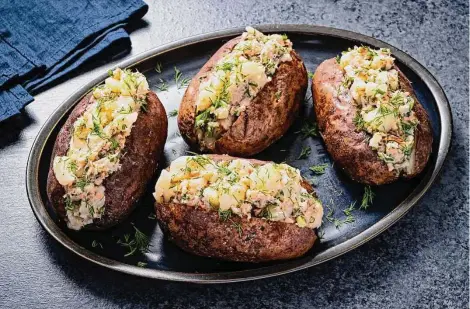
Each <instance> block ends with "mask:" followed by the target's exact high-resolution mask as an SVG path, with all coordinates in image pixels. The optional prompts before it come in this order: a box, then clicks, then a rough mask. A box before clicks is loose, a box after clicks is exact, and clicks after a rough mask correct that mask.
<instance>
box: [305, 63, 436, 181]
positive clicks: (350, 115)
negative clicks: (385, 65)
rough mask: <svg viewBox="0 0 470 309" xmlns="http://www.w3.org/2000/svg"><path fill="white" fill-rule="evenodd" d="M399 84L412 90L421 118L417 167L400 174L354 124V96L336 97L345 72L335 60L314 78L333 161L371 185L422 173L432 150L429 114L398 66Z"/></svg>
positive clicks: (320, 119)
mask: <svg viewBox="0 0 470 309" xmlns="http://www.w3.org/2000/svg"><path fill="white" fill-rule="evenodd" d="M394 68H395V69H396V70H397V71H398V72H399V83H400V86H401V87H402V88H403V89H404V90H405V91H407V92H409V93H410V94H411V95H412V97H413V99H414V100H415V102H416V104H415V105H414V108H413V110H414V112H415V113H416V116H417V118H418V120H419V125H418V127H417V130H416V133H415V138H416V142H415V143H416V144H415V149H416V152H415V167H414V170H413V172H412V173H411V174H408V175H402V176H400V175H397V174H396V173H395V172H394V171H389V170H388V168H387V165H386V164H385V163H384V162H383V161H381V160H379V158H378V157H377V153H376V152H375V151H373V150H372V149H371V148H370V147H369V145H368V143H367V141H366V138H367V134H366V133H365V132H363V131H360V132H358V131H357V130H356V127H355V125H354V123H353V119H354V117H355V115H356V111H357V109H356V107H355V105H354V104H353V103H352V100H353V99H352V97H350V96H349V95H348V96H341V97H338V96H337V94H336V93H337V89H338V87H339V85H340V84H341V82H342V80H343V72H342V70H341V68H340V67H339V65H338V63H337V62H336V60H335V59H328V60H326V61H324V62H323V63H321V64H320V65H319V66H318V68H317V70H316V72H315V75H314V78H313V80H312V95H313V99H314V107H315V114H316V118H317V122H318V128H319V130H320V132H321V135H322V137H323V140H324V142H325V145H326V148H327V150H328V152H329V153H330V155H331V156H332V158H333V160H334V161H335V162H336V163H337V164H338V166H340V167H341V168H342V169H343V170H344V171H345V172H346V173H347V174H348V175H349V176H350V177H351V178H352V179H353V180H355V181H358V182H361V183H364V184H368V185H382V184H387V183H391V182H393V181H396V180H397V179H398V178H400V177H403V178H412V177H415V176H416V175H418V174H419V173H421V172H422V170H423V169H424V167H425V166H426V163H427V161H428V159H429V156H430V154H431V150H432V140H433V137H432V131H431V125H430V122H429V117H428V115H427V114H426V111H425V110H424V108H423V106H422V105H421V104H420V103H419V101H418V99H417V98H416V96H415V94H414V91H413V88H412V86H411V83H410V81H409V80H408V79H407V78H406V76H405V75H404V74H403V73H402V72H401V71H400V70H399V69H398V67H397V66H395V67H394Z"/></svg>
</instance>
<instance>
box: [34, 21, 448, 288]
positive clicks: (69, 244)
mask: <svg viewBox="0 0 470 309" xmlns="http://www.w3.org/2000/svg"><path fill="white" fill-rule="evenodd" d="M254 27H255V28H257V29H259V30H260V31H263V32H290V33H296V34H304V35H323V36H329V37H337V38H342V39H348V40H355V41H360V42H363V43H366V44H369V45H373V46H380V47H387V48H390V49H391V51H392V54H394V56H395V57H396V58H397V59H398V60H400V61H401V62H402V63H403V64H405V65H406V66H407V67H408V68H410V69H411V70H412V71H413V72H414V73H415V74H417V75H418V76H419V77H420V78H421V79H422V81H423V82H424V83H425V84H426V86H427V87H428V88H429V90H430V92H431V93H432V95H433V97H434V99H435V101H436V106H437V110H438V115H439V118H440V125H441V135H440V138H439V149H438V151H437V154H436V163H435V167H434V169H432V170H429V171H428V172H427V173H426V175H425V176H424V177H423V180H422V181H421V182H420V183H419V184H418V186H417V187H416V188H415V189H414V190H413V191H412V192H411V193H410V195H409V196H408V197H407V198H406V199H405V200H404V201H402V202H401V203H400V204H399V205H398V206H396V207H395V209H393V210H392V211H391V212H390V213H388V214H387V215H386V216H385V217H383V218H382V219H381V220H379V221H377V222H376V223H374V224H373V225H372V226H370V227H369V228H368V229H366V230H364V231H363V232H361V233H359V234H358V235H356V236H354V237H352V238H350V239H348V240H346V241H344V242H342V243H340V244H338V245H336V246H334V247H332V248H329V249H327V250H326V251H323V252H321V253H319V254H317V255H315V256H314V257H312V258H307V257H304V258H300V259H296V260H292V261H288V262H284V263H282V264H276V265H271V266H266V267H261V268H257V269H250V270H241V271H231V272H219V273H186V272H175V271H166V270H157V269H151V268H141V267H138V266H134V265H130V264H125V263H122V262H118V261H115V260H112V259H109V258H106V257H103V256H100V255H98V254H96V253H94V252H92V251H89V250H87V249H85V248H83V247H82V246H80V245H79V244H77V243H75V242H73V241H72V240H71V239H70V238H69V237H68V236H67V235H66V234H65V233H64V232H63V231H62V230H61V229H60V228H59V227H58V226H57V225H56V224H55V222H54V221H53V220H52V218H51V217H50V216H49V214H48V213H47V210H46V207H45V205H44V203H43V202H42V200H41V197H40V192H39V185H38V179H37V175H38V170H39V160H38V158H40V156H41V155H42V152H43V150H44V146H45V142H46V141H47V140H48V139H49V135H50V134H51V132H52V131H53V129H54V128H55V126H56V125H57V123H58V122H59V121H60V119H62V117H63V116H64V115H65V114H66V113H67V112H68V111H69V110H70V109H71V108H72V107H73V106H74V105H75V104H76V103H77V102H78V101H79V100H80V99H81V98H82V97H83V96H84V95H85V94H86V93H87V92H88V91H89V89H91V88H92V87H93V86H95V85H97V84H99V83H101V82H102V81H103V80H104V79H105V78H106V77H107V72H104V71H103V73H102V74H100V75H99V76H98V77H96V78H95V79H93V80H91V81H89V82H87V83H85V84H84V85H82V86H81V87H80V88H79V89H77V91H75V92H74V93H73V94H72V95H70V96H69V97H68V98H67V99H66V100H65V101H64V102H63V103H61V104H60V105H59V106H58V107H57V108H56V109H55V110H54V111H53V112H52V114H51V115H50V116H49V117H48V119H47V120H46V121H45V123H44V124H43V126H42V127H41V129H40V130H39V132H38V134H37V136H36V138H35V140H34V142H33V145H32V147H31V150H30V153H29V156H28V161H27V167H26V191H27V195H28V200H29V203H30V206H31V209H32V210H33V213H34V215H35V217H36V219H37V220H38V221H39V223H40V224H41V226H42V227H43V228H44V229H45V230H46V231H47V232H48V233H49V234H50V235H51V236H52V237H53V238H54V239H55V240H57V241H58V242H59V243H60V244H61V245H63V246H64V247H66V248H67V249H68V250H70V251H72V252H74V253H75V254H77V255H79V256H80V257H82V258H84V259H86V260H88V261H90V262H92V263H95V264H98V265H100V266H103V267H106V268H108V269H112V270H115V271H119V272H122V273H127V274H131V275H136V276H140V277H147V278H152V279H161V280H170V281H182V282H193V283H230V282H240V281H249V280H256V279H262V278H268V277H273V276H279V275H283V274H287V273H290V272H294V271H299V270H302V269H305V268H309V267H312V266H315V265H318V264H321V263H324V262H326V261H328V260H331V259H333V258H336V257H339V256H341V255H343V254H345V253H347V252H349V251H351V250H353V249H355V248H357V247H359V246H361V245H363V244H364V243H366V242H368V241H369V240H371V239H372V238H374V237H376V236H378V235H379V234H381V233H382V232H384V231H385V230H387V229H388V228H390V227H391V226H392V225H393V224H394V223H396V222H397V221H398V220H400V219H401V218H402V217H403V216H404V215H405V214H406V213H407V212H408V211H409V210H410V209H411V208H412V207H413V206H414V205H415V204H416V203H417V202H418V201H419V200H420V199H421V198H422V196H423V195H424V194H425V193H426V192H427V191H428V190H429V188H430V187H431V185H432V184H433V183H434V181H435V179H436V177H437V176H438V175H439V173H440V171H441V169H442V165H443V163H444V161H445V159H446V157H447V154H448V152H449V149H450V145H451V140H452V113H451V108H450V104H449V101H448V99H447V97H446V95H445V93H444V90H443V89H442V87H441V86H440V84H439V82H438V81H437V79H436V78H435V77H434V76H433V75H432V74H431V73H430V72H429V71H428V70H427V69H426V68H425V67H424V66H423V65H421V64H420V63H419V62H418V61H417V60H415V59H414V58H413V57H411V56H410V55H408V54H406V53H405V52H403V51H402V50H400V49H398V48H396V47H394V46H392V45H390V44H388V43H385V42H384V41H381V40H378V39H375V38H373V37H370V36H367V35H363V34H360V33H357V32H353V31H349V30H343V29H338V28H333V27H327V26H317V25H307V24H263V25H254ZM243 31H244V27H237V28H230V29H225V30H220V31H215V32H209V33H204V34H200V35H196V36H191V37H187V38H183V39H181V40H177V41H174V42H170V43H167V44H164V45H160V46H157V47H154V48H152V49H150V50H148V51H145V52H143V53H140V54H137V55H135V56H133V57H131V58H129V59H126V60H124V61H122V62H120V63H118V64H116V66H117V67H121V68H122V67H132V66H134V65H137V64H139V63H142V62H144V61H146V60H147V59H149V58H153V57H156V56H158V55H160V54H164V53H168V52H171V51H172V50H175V49H178V48H182V47H185V46H188V45H192V44H197V43H201V42H204V41H210V40H214V39H223V38H230V37H233V36H236V35H239V34H240V33H242V32H243Z"/></svg>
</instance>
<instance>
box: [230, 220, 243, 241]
mask: <svg viewBox="0 0 470 309" xmlns="http://www.w3.org/2000/svg"><path fill="white" fill-rule="evenodd" d="M230 220H231V221H232V226H233V227H234V228H235V229H236V230H237V232H238V235H240V237H242V234H243V229H242V225H241V224H240V223H238V222H235V221H233V220H232V219H230Z"/></svg>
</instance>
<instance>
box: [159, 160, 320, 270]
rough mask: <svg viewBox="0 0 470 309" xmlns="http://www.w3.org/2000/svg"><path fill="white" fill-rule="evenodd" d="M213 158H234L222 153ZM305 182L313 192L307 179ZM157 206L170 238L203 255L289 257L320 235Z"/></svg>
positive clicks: (256, 259)
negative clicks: (224, 219)
mask: <svg viewBox="0 0 470 309" xmlns="http://www.w3.org/2000/svg"><path fill="white" fill-rule="evenodd" d="M211 158H213V159H214V160H233V159H235V158H233V157H229V156H221V155H213V156H211ZM250 161H251V162H252V163H253V164H261V163H266V162H263V161H259V160H250ZM303 186H304V187H305V188H306V189H307V190H308V191H309V192H313V188H312V187H311V186H310V185H309V184H308V183H307V182H304V183H303ZM155 210H156V213H157V219H158V222H159V224H160V226H161V228H162V229H163V231H164V232H165V233H166V234H167V235H168V237H169V238H170V240H171V241H173V242H174V243H175V244H176V245H178V246H179V247H180V248H182V249H183V250H185V251H187V252H190V253H193V254H196V255H200V256H206V257H214V258H219V259H223V260H229V261H238V262H254V263H258V262H266V261H274V260H287V259H292V258H296V257H299V256H302V255H303V254H305V253H306V252H307V251H308V250H310V248H312V246H313V244H314V243H315V241H316V239H317V236H316V234H315V232H314V230H312V229H309V228H300V227H298V226H297V225H295V224H289V223H284V222H274V221H267V220H264V219H260V218H251V219H247V218H245V217H243V218H241V217H239V216H236V215H233V216H232V217H231V218H230V219H229V220H227V221H223V220H221V219H220V218H219V214H218V212H216V211H206V210H203V209H201V208H195V207H192V206H186V205H182V204H174V203H166V204H159V203H155ZM237 226H239V227H240V229H239V228H237Z"/></svg>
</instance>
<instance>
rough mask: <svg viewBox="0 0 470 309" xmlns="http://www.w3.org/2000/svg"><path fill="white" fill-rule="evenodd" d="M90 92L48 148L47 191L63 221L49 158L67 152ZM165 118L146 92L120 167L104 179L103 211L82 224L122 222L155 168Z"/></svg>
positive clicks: (157, 102) (153, 97)
mask: <svg viewBox="0 0 470 309" xmlns="http://www.w3.org/2000/svg"><path fill="white" fill-rule="evenodd" d="M90 97H91V94H89V95H87V96H86V97H84V98H83V99H82V101H80V102H79V103H78V104H77V106H76V107H75V108H74V109H73V111H72V113H71V114H70V116H69V118H68V119H67V121H66V122H65V124H64V126H63V127H62V128H61V129H60V131H59V134H58V136H57V140H56V142H55V145H54V149H53V152H52V158H51V164H50V168H49V175H48V178H47V195H48V197H49V201H50V203H51V205H52V206H53V209H54V210H55V212H56V213H57V215H58V217H59V220H60V221H63V222H65V218H66V211H65V203H64V198H63V196H64V194H65V190H64V188H63V186H62V185H61V184H60V183H59V182H58V181H57V179H56V177H55V175H54V172H53V168H52V165H53V158H54V157H55V156H63V155H65V154H66V153H67V150H68V148H69V142H70V139H71V137H72V133H73V123H74V122H75V120H77V118H78V117H80V116H81V115H82V114H83V113H84V112H85V109H86V107H87V106H88V104H89V103H90ZM167 129H168V119H167V116H166V112H165V109H164V107H163V105H162V103H161V102H160V100H159V99H158V97H157V95H156V94H155V93H153V92H149V94H148V95H147V112H140V113H139V116H138V118H137V121H136V122H135V123H134V127H133V128H132V130H131V134H130V135H129V136H128V137H127V139H126V144H125V146H124V149H123V150H122V152H123V153H124V152H125V155H124V156H123V157H121V160H120V162H121V169H120V170H119V171H117V172H115V173H113V174H111V175H110V176H109V177H107V178H106V179H105V181H104V182H103V185H104V187H105V198H106V202H105V213H104V214H103V216H102V217H101V219H98V220H96V219H95V221H94V222H93V224H89V225H87V226H85V227H84V229H89V230H103V229H106V228H109V227H111V226H113V225H116V224H118V223H120V222H122V221H123V220H124V219H126V218H127V216H128V215H129V214H130V213H131V212H132V210H133V209H134V207H135V204H136V201H137V200H138V199H139V198H140V197H141V195H142V194H143V193H144V190H145V188H146V186H147V183H148V182H149V181H150V179H151V178H152V176H153V175H154V172H155V171H156V169H157V166H158V161H159V158H160V156H161V154H162V152H163V147H164V144H165V141H166V137H167Z"/></svg>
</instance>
